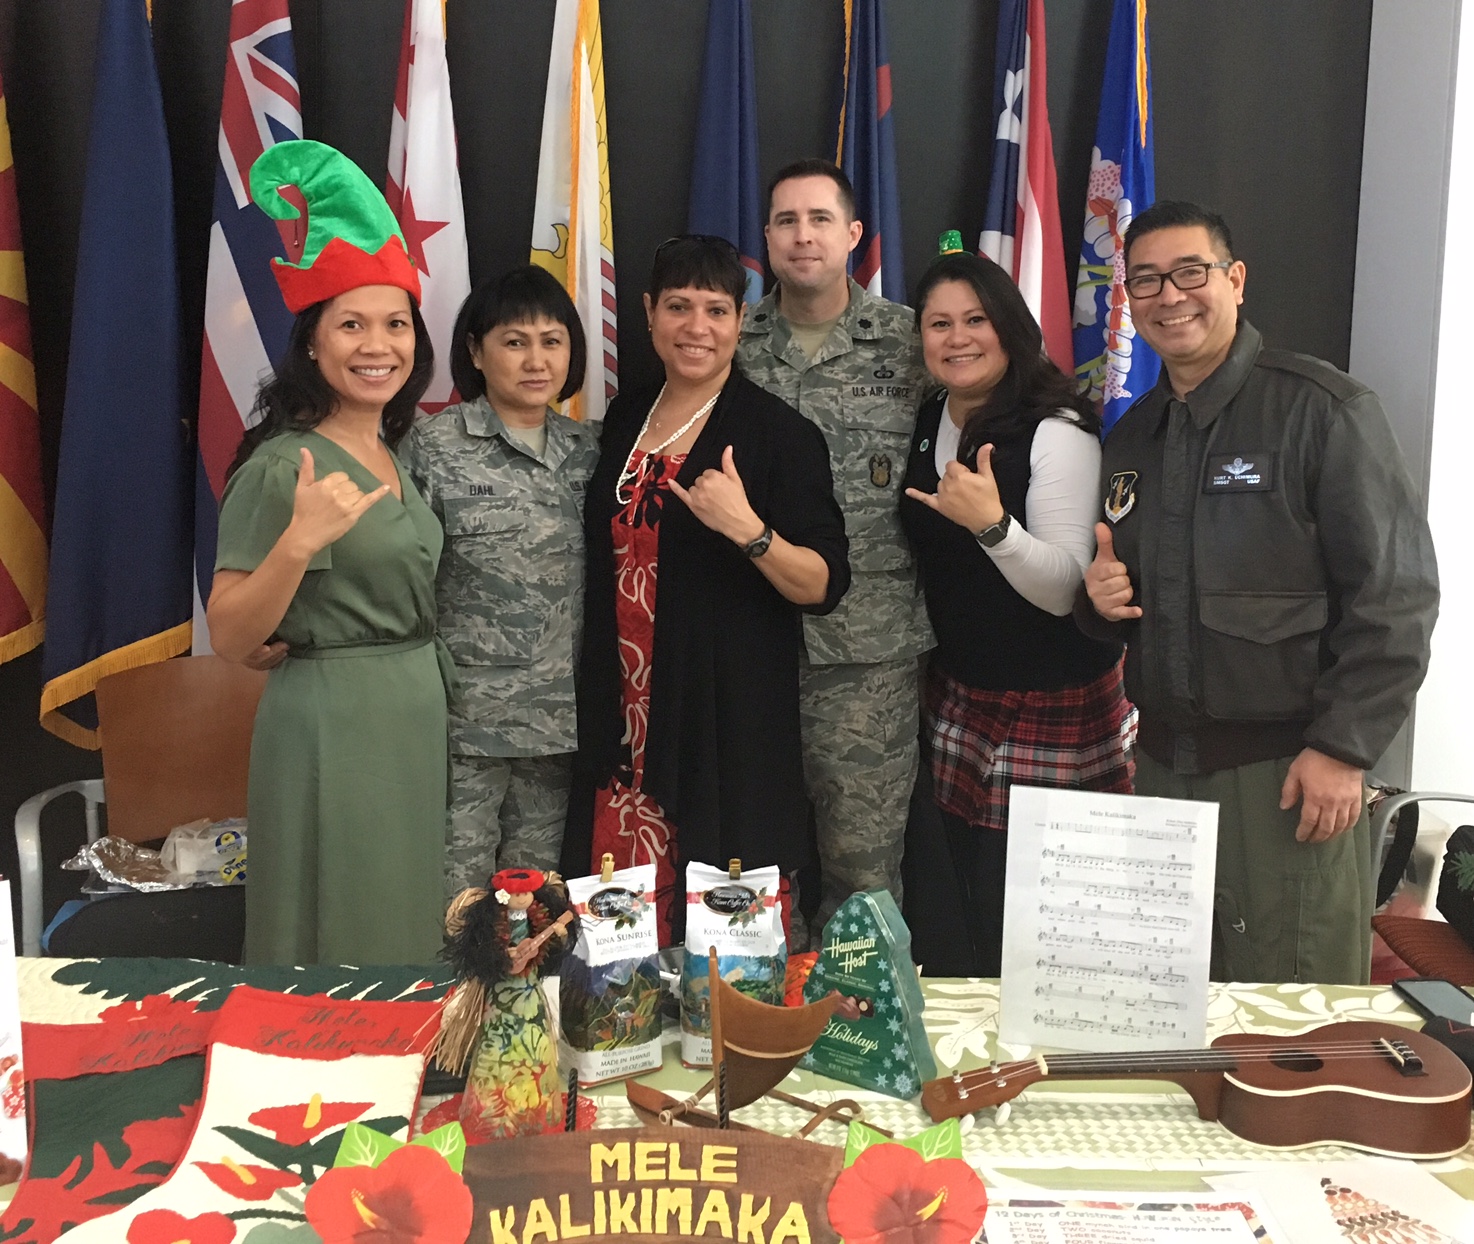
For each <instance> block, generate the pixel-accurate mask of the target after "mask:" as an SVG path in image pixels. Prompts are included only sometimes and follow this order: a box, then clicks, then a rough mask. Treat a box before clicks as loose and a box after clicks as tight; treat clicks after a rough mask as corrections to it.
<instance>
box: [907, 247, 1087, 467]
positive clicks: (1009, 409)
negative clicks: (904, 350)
mask: <svg viewBox="0 0 1474 1244" xmlns="http://www.w3.org/2000/svg"><path fill="white" fill-rule="evenodd" d="M947 281H960V282H962V283H963V284H964V285H966V286H967V287H968V288H969V289H971V290H972V291H973V293H975V294H976V295H977V297H978V301H979V302H980V303H982V305H983V312H984V314H986V315H987V317H988V319H989V320H990V321H991V322H992V324H993V331H994V332H995V333H997V334H998V344H999V345H1000V346H1002V347H1003V352H1004V353H1005V354H1007V355H1008V370H1007V371H1006V372H1004V373H1003V379H1001V380H1000V381H999V382H998V384H997V385H996V386H995V387H994V389H993V391H992V392H991V393H990V394H988V397H987V399H986V400H985V401H984V402H983V404H982V405H981V406H979V407H978V408H977V409H976V410H972V411H968V412H967V422H966V423H965V424H964V425H963V428H962V441H961V444H960V445H959V446H958V450H957V459H958V461H959V462H965V463H969V464H971V463H972V462H973V460H974V459H975V458H976V457H977V452H978V450H979V449H980V448H981V447H982V446H983V445H985V444H987V443H988V442H989V441H993V442H995V443H996V442H997V441H999V440H1002V439H1004V438H1006V437H1009V436H1013V435H1016V434H1018V433H1021V432H1024V431H1027V430H1029V429H1032V428H1034V427H1035V426H1037V425H1038V424H1039V422H1040V421H1041V420H1044V419H1049V418H1053V417H1055V416H1057V415H1059V413H1060V411H1061V410H1068V411H1072V412H1073V413H1074V415H1075V416H1076V421H1077V422H1078V423H1079V425H1080V426H1081V427H1082V428H1084V429H1085V430H1086V431H1087V432H1090V433H1092V434H1094V435H1097V436H1098V435H1099V434H1100V416H1099V415H1098V414H1096V413H1095V410H1094V409H1093V408H1092V407H1091V405H1090V403H1089V402H1087V401H1086V400H1085V399H1084V398H1083V397H1081V396H1080V395H1079V394H1078V393H1077V392H1076V390H1075V380H1074V378H1073V377H1072V376H1067V375H1065V373H1064V372H1062V371H1060V369H1059V368H1058V367H1056V366H1055V364H1054V363H1053V362H1052V361H1051V360H1050V358H1049V356H1048V355H1047V354H1045V353H1044V334H1043V333H1042V332H1041V331H1040V329H1039V322H1038V321H1037V320H1036V319H1035V318H1034V314H1033V312H1031V311H1030V310H1029V304H1028V303H1026V302H1025V301H1024V296H1023V295H1022V294H1021V293H1019V288H1018V286H1017V285H1015V284H1014V283H1013V278H1012V277H1010V276H1009V275H1008V273H1007V272H1005V271H1004V270H1003V269H1002V268H1000V267H999V266H998V265H997V264H996V263H994V262H993V261H992V260H991V259H984V258H982V257H981V256H979V255H968V254H960V255H943V256H942V257H941V258H940V259H937V260H936V261H935V262H934V263H933V264H932V266H931V267H930V268H928V269H927V270H926V272H925V274H924V275H923V276H922V278H921V282H920V284H919V285H917V287H916V326H917V328H918V329H920V328H921V324H922V316H923V314H924V313H925V311H926V300H927V298H928V297H929V296H930V294H931V292H932V290H934V289H936V287H937V286H938V285H941V284H943V283H945V282H947Z"/></svg>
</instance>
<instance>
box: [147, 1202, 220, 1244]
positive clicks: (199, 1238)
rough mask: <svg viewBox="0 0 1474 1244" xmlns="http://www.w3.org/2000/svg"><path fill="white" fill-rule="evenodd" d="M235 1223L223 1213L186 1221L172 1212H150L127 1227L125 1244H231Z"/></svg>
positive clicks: (180, 1215)
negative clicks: (126, 1241)
mask: <svg viewBox="0 0 1474 1244" xmlns="http://www.w3.org/2000/svg"><path fill="white" fill-rule="evenodd" d="M234 1239H235V1223H233V1222H231V1220H230V1219H229V1218H227V1217H226V1216H225V1215H224V1214H200V1215H199V1216H198V1217H197V1218H186V1217H185V1216H184V1215H183V1214H176V1213H175V1212H174V1211H173V1210H172V1209H151V1210H149V1211H148V1212H147V1213H144V1214H139V1215H138V1217H137V1218H135V1219H134V1220H133V1221H132V1222H131V1223H130V1224H129V1225H128V1244H230V1242H231V1241H232V1240H234Z"/></svg>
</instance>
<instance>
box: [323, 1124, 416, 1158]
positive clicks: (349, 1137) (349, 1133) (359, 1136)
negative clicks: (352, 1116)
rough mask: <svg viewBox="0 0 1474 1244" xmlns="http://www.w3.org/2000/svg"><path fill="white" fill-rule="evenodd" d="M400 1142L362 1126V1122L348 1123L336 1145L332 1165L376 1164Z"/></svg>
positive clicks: (397, 1146)
mask: <svg viewBox="0 0 1474 1244" xmlns="http://www.w3.org/2000/svg"><path fill="white" fill-rule="evenodd" d="M400 1144H401V1142H400V1141H397V1140H395V1139H394V1138H393V1137H391V1136H385V1135H384V1133H383V1132H376V1131H374V1130H373V1129H372V1128H367V1127H364V1125H363V1124H362V1123H350V1124H348V1126H347V1127H345V1128H344V1129H343V1140H342V1143H341V1144H339V1146H338V1156H337V1157H336V1158H334V1159H333V1165H334V1166H335V1167H336V1166H378V1164H379V1163H380V1162H382V1161H383V1160H384V1159H385V1158H387V1157H388V1156H389V1155H390V1154H391V1153H393V1152H394V1151H395V1150H396V1149H398V1148H399V1147H400Z"/></svg>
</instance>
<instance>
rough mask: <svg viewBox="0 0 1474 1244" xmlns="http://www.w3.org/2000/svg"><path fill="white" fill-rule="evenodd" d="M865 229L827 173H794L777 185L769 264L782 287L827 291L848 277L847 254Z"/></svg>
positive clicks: (767, 234)
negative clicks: (846, 208) (852, 215)
mask: <svg viewBox="0 0 1474 1244" xmlns="http://www.w3.org/2000/svg"><path fill="white" fill-rule="evenodd" d="M862 232H863V228H862V226H861V224H860V222H859V221H858V220H853V219H851V217H850V214H849V213H848V212H847V211H846V210H845V208H844V204H843V203H842V202H841V200H840V194H839V187H838V186H837V185H836V184H835V183H834V181H833V179H831V178H829V177H790V178H789V179H788V180H787V181H780V182H779V183H778V184H777V185H776V186H774V187H773V201H772V204H771V206H770V207H769V210H768V223H767V225H766V226H765V227H764V229H763V234H764V236H765V237H766V238H767V240H768V266H769V267H771V268H772V269H773V275H774V276H776V277H777V278H778V280H779V282H780V283H781V284H782V285H783V286H784V288H791V289H795V290H801V291H803V292H805V293H823V292H825V291H828V290H832V289H835V288H837V287H840V286H843V285H844V284H845V282H846V281H847V280H848V278H849V273H848V269H847V264H848V260H849V255H850V252H851V251H852V250H854V249H855V246H856V244H857V243H858V242H859V241H860V234H861V233H862Z"/></svg>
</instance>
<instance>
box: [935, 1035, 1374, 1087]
mask: <svg viewBox="0 0 1474 1244" xmlns="http://www.w3.org/2000/svg"><path fill="white" fill-rule="evenodd" d="M1174 1054H1177V1055H1180V1057H1181V1062H1182V1065H1180V1066H1164V1065H1163V1064H1164V1063H1170V1062H1172V1060H1173V1055H1174ZM1306 1055H1309V1056H1312V1057H1315V1058H1318V1059H1320V1060H1321V1061H1323V1062H1326V1061H1337V1062H1340V1061H1345V1060H1347V1059H1363V1058H1380V1059H1386V1057H1387V1051H1386V1050H1385V1049H1383V1048H1381V1047H1380V1046H1377V1045H1374V1044H1369V1043H1368V1042H1367V1041H1366V1040H1360V1041H1352V1042H1336V1043H1332V1042H1306V1043H1305V1044H1296V1045H1285V1044H1275V1045H1243V1046H1234V1047H1228V1048H1225V1049H1223V1050H1212V1049H1209V1050H1181V1051H1173V1050H1162V1051H1159V1052H1157V1053H1154V1054H1149V1053H1144V1052H1143V1053H1139V1054H1114V1055H1112V1054H1099V1055H1092V1054H1057V1055H1055V1056H1054V1057H1053V1058H1050V1057H1049V1056H1048V1055H1045V1056H1044V1061H1045V1065H1046V1066H1048V1067H1050V1068H1051V1072H1046V1073H1045V1076H1043V1077H1041V1078H1048V1076H1049V1075H1050V1074H1054V1075H1088V1074H1090V1073H1092V1072H1095V1073H1098V1074H1099V1075H1100V1076H1101V1078H1102V1079H1109V1078H1110V1077H1111V1076H1112V1075H1119V1074H1122V1073H1126V1072H1132V1071H1143V1072H1146V1071H1161V1072H1162V1074H1163V1075H1177V1074H1181V1073H1183V1072H1192V1071H1231V1070H1233V1069H1234V1067H1236V1066H1238V1065H1239V1064H1240V1063H1245V1062H1250V1063H1252V1062H1271V1061H1273V1060H1274V1059H1275V1058H1277V1057H1278V1058H1281V1059H1283V1058H1292V1059H1293V1058H1296V1057H1304V1056H1306ZM1194 1059H1196V1060H1199V1061H1200V1062H1201V1064H1202V1065H1201V1066H1193V1065H1192V1060H1194ZM1062 1063H1068V1065H1067V1066H1061V1064H1062ZM1224 1063H1230V1064H1232V1065H1231V1066H1224V1065H1223V1064H1224ZM1215 1064H1216V1065H1215ZM1053 1068H1058V1070H1053ZM1038 1069H1039V1064H1038V1063H1037V1062H1034V1061H1032V1060H1028V1061H1019V1062H1013V1063H1004V1064H1002V1065H1001V1066H999V1068H998V1069H997V1070H996V1071H989V1070H988V1068H986V1067H978V1068H975V1069H973V1070H972V1071H965V1072H963V1073H962V1074H961V1076H960V1077H958V1078H957V1079H955V1080H954V1079H953V1077H951V1076H944V1077H942V1078H941V1083H944V1084H958V1083H959V1081H960V1086H961V1087H963V1088H967V1087H969V1086H971V1085H975V1084H979V1083H983V1082H986V1083H988V1084H991V1085H996V1086H1001V1085H1006V1084H1007V1083H1008V1082H1009V1081H1010V1080H1012V1079H1015V1078H1017V1077H1019V1076H1024V1075H1027V1074H1029V1073H1031V1072H1037V1071H1038Z"/></svg>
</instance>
